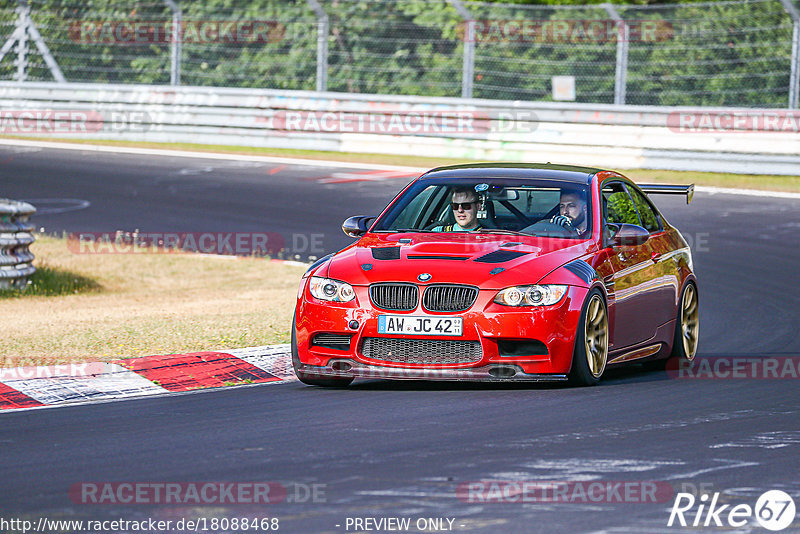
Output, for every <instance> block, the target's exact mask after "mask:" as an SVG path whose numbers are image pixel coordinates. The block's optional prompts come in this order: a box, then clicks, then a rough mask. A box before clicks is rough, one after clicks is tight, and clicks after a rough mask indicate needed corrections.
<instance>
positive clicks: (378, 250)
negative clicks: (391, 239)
mask: <svg viewBox="0 0 800 534" xmlns="http://www.w3.org/2000/svg"><path fill="white" fill-rule="evenodd" d="M372 257H373V258H375V259H376V260H399V259H400V247H375V248H373V249H372Z"/></svg>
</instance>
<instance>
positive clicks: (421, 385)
mask: <svg viewBox="0 0 800 534" xmlns="http://www.w3.org/2000/svg"><path fill="white" fill-rule="evenodd" d="M669 379H670V378H669V376H668V375H667V373H666V372H665V371H651V370H647V369H645V368H644V367H643V366H641V365H638V364H632V365H627V366H625V367H618V368H614V369H609V370H607V371H606V373H605V374H604V376H603V379H602V380H601V381H600V383H599V384H598V386H597V387H609V386H617V385H623V384H629V383H641V382H655V381H661V380H669ZM573 388H574V389H578V388H575V386H572V385H571V384H570V383H569V382H459V381H444V380H442V381H435V380H392V379H375V380H373V379H359V380H358V381H356V382H353V383H352V384H351V385H350V386H349V387H348V388H347V389H348V390H354V391H491V390H496V391H511V390H559V389H573Z"/></svg>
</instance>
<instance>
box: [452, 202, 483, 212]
mask: <svg viewBox="0 0 800 534" xmlns="http://www.w3.org/2000/svg"><path fill="white" fill-rule="evenodd" d="M475 202H477V200H473V201H472V202H451V203H450V207H451V208H453V211H458V207H459V206H461V209H462V210H464V211H469V210H471V209H472V205H473V204H475Z"/></svg>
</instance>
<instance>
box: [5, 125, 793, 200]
mask: <svg viewBox="0 0 800 534" xmlns="http://www.w3.org/2000/svg"><path fill="white" fill-rule="evenodd" d="M0 145H12V146H27V147H34V148H56V149H64V150H83V151H93V152H110V153H115V154H138V155H145V156H173V157H179V158H200V159H213V160H227V161H257V162H263V163H283V164H287V165H303V166H306V167H308V166H312V167H334V168H343V169H369V170H392V171H403V172H409V173H419V174H421V173H423V172H425V171H427V170H428V169H423V168H419V167H402V166H398V165H381V164H377V163H355V162H353V163H348V162H345V161H330V160H321V159H300V158H279V157H273V156H255V155H246V154H222V153H214V152H192V151H189V150H167V149H158V148H135V147H116V146H105V145H85V144H78V143H55V142H48V141H27V140H24V139H2V138H0ZM695 191H697V192H699V193H709V194H712V195H713V194H725V195H743V196H751V197H770V198H788V199H800V193H787V192H783V191H761V190H757V189H737V188H727V187H710V186H697V187H695Z"/></svg>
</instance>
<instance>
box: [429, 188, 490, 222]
mask: <svg viewBox="0 0 800 534" xmlns="http://www.w3.org/2000/svg"><path fill="white" fill-rule="evenodd" d="M450 207H451V208H452V210H453V216H454V217H455V219H456V224H445V225H439V226H437V227H435V228H433V229H432V230H433V231H434V232H474V231H475V230H479V229H480V228H481V225H480V224H479V223H478V195H477V194H476V193H475V191H473V190H472V189H470V188H469V187H457V188H455V189H454V190H453V196H452V202H451V203H450Z"/></svg>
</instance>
